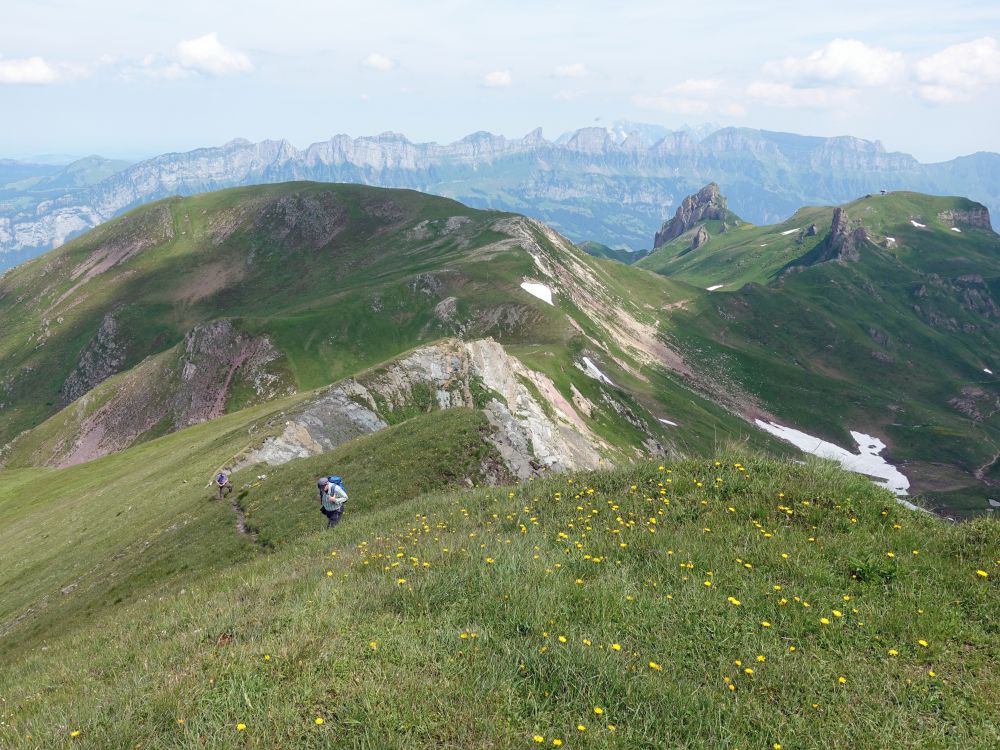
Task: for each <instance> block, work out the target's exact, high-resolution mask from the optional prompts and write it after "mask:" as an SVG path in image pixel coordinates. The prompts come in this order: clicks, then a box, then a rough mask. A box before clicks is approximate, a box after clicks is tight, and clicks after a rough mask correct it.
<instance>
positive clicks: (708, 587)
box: [703, 581, 712, 589]
mask: <svg viewBox="0 0 1000 750" xmlns="http://www.w3.org/2000/svg"><path fill="white" fill-rule="evenodd" d="M703 585H704V586H705V588H707V589H710V588H712V582H711V581H705V582H704V584H703Z"/></svg>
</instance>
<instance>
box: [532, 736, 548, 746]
mask: <svg viewBox="0 0 1000 750" xmlns="http://www.w3.org/2000/svg"><path fill="white" fill-rule="evenodd" d="M531 739H533V740H534V741H535V742H537V743H538V744H539V745H540V744H542V743H543V742H545V738H544V737H542V735H540V734H536V735H535V736H534V737H532V738H531Z"/></svg>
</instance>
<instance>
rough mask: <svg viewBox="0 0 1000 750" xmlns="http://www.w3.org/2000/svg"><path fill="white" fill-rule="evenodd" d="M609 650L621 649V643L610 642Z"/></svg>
mask: <svg viewBox="0 0 1000 750" xmlns="http://www.w3.org/2000/svg"><path fill="white" fill-rule="evenodd" d="M611 650H612V651H621V650H622V644H620V643H612V644H611Z"/></svg>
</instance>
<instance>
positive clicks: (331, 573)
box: [326, 570, 333, 578]
mask: <svg viewBox="0 0 1000 750" xmlns="http://www.w3.org/2000/svg"><path fill="white" fill-rule="evenodd" d="M332 576H333V571H332V570H328V571H326V577H327V578H331V577H332Z"/></svg>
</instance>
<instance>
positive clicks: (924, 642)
mask: <svg viewBox="0 0 1000 750" xmlns="http://www.w3.org/2000/svg"><path fill="white" fill-rule="evenodd" d="M917 643H919V644H920V645H921V646H923V647H924V648H927V646H928V645H930V644H928V643H927V641H925V640H924V639H923V638H921V639H920V640H919V641H917Z"/></svg>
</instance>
